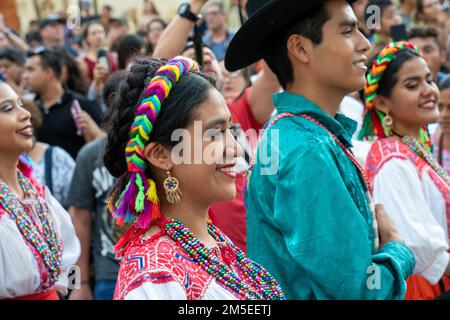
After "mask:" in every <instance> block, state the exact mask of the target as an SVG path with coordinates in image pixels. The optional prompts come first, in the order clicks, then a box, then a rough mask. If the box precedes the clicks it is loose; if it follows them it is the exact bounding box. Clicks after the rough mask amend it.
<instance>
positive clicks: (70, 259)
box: [45, 188, 81, 288]
mask: <svg viewBox="0 0 450 320" xmlns="http://www.w3.org/2000/svg"><path fill="white" fill-rule="evenodd" d="M45 198H46V201H47V205H48V208H49V213H50V214H51V216H52V217H53V219H54V221H55V223H56V228H57V232H58V234H59V236H60V237H61V239H62V243H63V253H62V271H61V276H60V278H59V281H58V282H57V283H56V285H57V286H59V287H64V288H67V287H68V286H69V278H68V276H69V272H70V271H72V268H73V267H74V266H75V265H76V263H77V261H78V258H79V256H80V250H81V249H80V242H79V240H78V238H77V236H76V234H75V229H74V227H73V224H72V220H71V218H70V216H69V214H68V213H67V211H66V210H65V209H64V208H63V207H62V206H61V204H60V203H59V202H58V201H57V200H56V199H55V198H54V197H53V196H52V194H51V193H50V191H49V190H48V189H47V188H45Z"/></svg>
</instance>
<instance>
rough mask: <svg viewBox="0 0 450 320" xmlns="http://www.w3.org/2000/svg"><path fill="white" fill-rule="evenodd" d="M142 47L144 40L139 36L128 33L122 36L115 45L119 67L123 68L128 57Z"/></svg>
mask: <svg viewBox="0 0 450 320" xmlns="http://www.w3.org/2000/svg"><path fill="white" fill-rule="evenodd" d="M143 47H144V42H143V41H142V39H141V38H140V37H139V36H137V35H134V34H129V35H127V36H125V37H123V38H122V40H120V42H119V45H118V47H117V56H118V60H119V69H125V68H126V67H127V63H128V61H129V60H130V58H132V57H133V56H135V55H137V54H138V53H139V51H140V50H141V49H142V48H143Z"/></svg>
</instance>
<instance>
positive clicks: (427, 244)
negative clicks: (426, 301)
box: [373, 158, 449, 284]
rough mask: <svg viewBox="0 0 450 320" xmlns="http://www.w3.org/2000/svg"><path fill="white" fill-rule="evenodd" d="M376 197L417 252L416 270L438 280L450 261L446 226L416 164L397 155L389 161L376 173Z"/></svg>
mask: <svg viewBox="0 0 450 320" xmlns="http://www.w3.org/2000/svg"><path fill="white" fill-rule="evenodd" d="M373 199H374V201H375V203H381V204H383V206H384V208H385V209H386V212H387V213H388V214H389V216H390V217H391V218H392V219H393V220H394V221H395V225H396V228H397V230H398V231H399V233H400V235H401V236H402V238H403V239H404V240H405V243H406V245H407V246H408V247H409V248H410V249H411V251H412V252H413V253H414V255H415V257H416V267H415V270H414V273H415V274H421V275H422V276H424V277H425V278H426V279H427V280H428V281H430V282H431V283H432V284H435V283H437V282H438V281H439V279H440V278H441V277H442V276H443V274H444V272H445V269H446V268H447V265H448V263H449V254H448V253H447V250H448V243H447V240H446V236H445V231H444V229H443V227H442V226H441V225H440V224H439V223H438V222H437V221H436V219H435V217H434V216H433V214H432V212H431V210H430V207H429V205H428V203H427V201H426V198H425V196H424V192H423V190H422V181H421V179H420V177H419V174H418V173H417V170H416V168H415V166H414V164H413V163H411V162H410V161H409V160H406V159H397V158H394V159H391V160H389V161H388V162H387V163H385V164H384V165H383V167H382V168H381V169H380V171H379V172H378V174H377V175H376V176H375V179H374V184H373Z"/></svg>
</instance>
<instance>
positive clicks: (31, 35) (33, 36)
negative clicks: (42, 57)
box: [25, 31, 42, 44]
mask: <svg viewBox="0 0 450 320" xmlns="http://www.w3.org/2000/svg"><path fill="white" fill-rule="evenodd" d="M25 41H26V42H27V43H28V44H30V43H31V42H33V41H36V42H38V43H41V42H42V37H41V33H40V32H39V31H31V32H28V33H27V34H26V35H25Z"/></svg>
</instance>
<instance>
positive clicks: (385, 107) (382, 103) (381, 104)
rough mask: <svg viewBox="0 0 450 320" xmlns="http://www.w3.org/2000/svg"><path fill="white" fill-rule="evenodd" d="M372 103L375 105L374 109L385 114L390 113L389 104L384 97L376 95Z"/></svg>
mask: <svg viewBox="0 0 450 320" xmlns="http://www.w3.org/2000/svg"><path fill="white" fill-rule="evenodd" d="M373 103H374V104H375V108H376V109H378V110H380V111H383V112H384V113H385V114H389V113H390V112H391V110H390V107H389V102H388V100H387V99H386V98H385V97H382V96H380V95H378V96H376V97H375V99H374V100H373Z"/></svg>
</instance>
